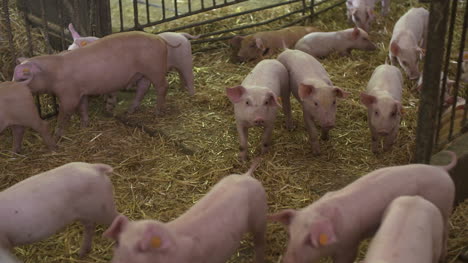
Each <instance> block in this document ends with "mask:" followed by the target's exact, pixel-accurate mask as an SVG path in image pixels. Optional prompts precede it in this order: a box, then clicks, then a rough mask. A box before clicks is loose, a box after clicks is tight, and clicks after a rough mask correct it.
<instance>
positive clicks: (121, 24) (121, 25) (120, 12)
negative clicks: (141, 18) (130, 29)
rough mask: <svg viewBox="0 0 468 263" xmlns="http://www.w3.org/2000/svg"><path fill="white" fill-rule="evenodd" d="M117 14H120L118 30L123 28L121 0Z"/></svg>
mask: <svg viewBox="0 0 468 263" xmlns="http://www.w3.org/2000/svg"><path fill="white" fill-rule="evenodd" d="M119 14H120V31H123V30H124V24H123V14H122V0H119Z"/></svg>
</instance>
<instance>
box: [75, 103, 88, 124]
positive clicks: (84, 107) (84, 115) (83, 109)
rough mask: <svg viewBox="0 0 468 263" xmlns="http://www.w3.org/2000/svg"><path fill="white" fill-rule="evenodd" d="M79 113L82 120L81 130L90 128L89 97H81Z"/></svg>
mask: <svg viewBox="0 0 468 263" xmlns="http://www.w3.org/2000/svg"><path fill="white" fill-rule="evenodd" d="M78 110H79V112H80V119H81V128H84V127H86V126H88V123H89V116H88V96H83V97H81V100H80V104H79V109H78Z"/></svg>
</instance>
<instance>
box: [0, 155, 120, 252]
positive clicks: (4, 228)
mask: <svg viewBox="0 0 468 263" xmlns="http://www.w3.org/2000/svg"><path fill="white" fill-rule="evenodd" d="M110 172H112V167H110V166H108V165H106V164H88V163H79V162H76V163H69V164H65V165H62V166H60V167H57V168H55V169H52V170H50V171H47V172H43V173H40V174H38V175H35V176H32V177H29V178H27V179H26V180H23V181H21V182H19V183H17V184H15V185H13V186H11V187H10V188H7V189H5V190H4V191H2V192H0V214H1V215H2V219H1V220H0V247H4V248H7V249H9V248H11V247H14V246H19V245H25V244H31V243H34V242H37V241H40V240H42V239H45V238H47V237H49V236H51V235H53V234H55V233H57V232H58V231H60V230H61V229H63V228H64V227H65V226H67V225H68V224H71V223H73V222H74V221H80V222H81V223H82V224H83V225H84V238H83V243H82V246H81V249H80V252H79V255H80V256H84V255H85V254H87V253H88V252H89V251H90V250H91V242H92V237H93V234H94V228H95V224H103V225H110V224H111V223H112V220H113V219H114V218H115V217H116V216H117V215H118V213H117V211H116V209H115V205H114V199H113V194H112V183H111V181H110V180H109V178H108V177H107V176H106V174H107V173H110Z"/></svg>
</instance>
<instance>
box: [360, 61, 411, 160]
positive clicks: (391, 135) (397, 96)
mask: <svg viewBox="0 0 468 263" xmlns="http://www.w3.org/2000/svg"><path fill="white" fill-rule="evenodd" d="M402 89H403V76H402V75H401V72H400V70H399V69H398V68H397V67H395V66H391V65H380V66H378V67H377V68H376V69H375V70H374V73H372V76H371V79H370V80H369V83H368V84H367V92H362V93H361V103H362V104H364V105H365V106H366V107H367V122H368V124H369V129H370V131H371V138H372V152H374V153H377V151H378V147H379V140H378V138H379V137H380V136H382V137H384V138H385V139H384V147H383V150H384V151H387V150H388V149H390V147H391V146H392V145H393V143H394V142H395V140H396V137H397V135H398V130H399V128H400V121H401V116H402V106H401V94H402Z"/></svg>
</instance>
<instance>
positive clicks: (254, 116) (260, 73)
mask: <svg viewBox="0 0 468 263" xmlns="http://www.w3.org/2000/svg"><path fill="white" fill-rule="evenodd" d="M285 93H289V77H288V70H287V69H286V68H285V67H284V66H283V64H281V63H280V62H279V61H278V60H276V59H265V60H262V61H261V62H260V63H258V64H257V65H256V66H255V68H254V69H253V70H252V71H251V72H250V73H249V74H248V75H247V77H246V78H245V79H244V81H242V84H241V85H239V86H236V87H232V88H227V89H226V94H227V96H228V98H229V100H230V101H231V102H232V103H233V104H234V115H235V116H236V126H237V132H238V133H239V140H240V153H239V158H240V159H241V160H243V161H245V160H246V159H247V146H248V145H247V134H248V128H250V127H252V126H263V127H264V131H263V136H262V153H266V152H267V151H268V150H269V148H270V145H271V134H272V132H273V127H274V124H275V119H276V112H277V108H278V107H281V105H280V103H279V99H278V97H279V96H280V95H282V94H283V95H284V94H285Z"/></svg>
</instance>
